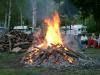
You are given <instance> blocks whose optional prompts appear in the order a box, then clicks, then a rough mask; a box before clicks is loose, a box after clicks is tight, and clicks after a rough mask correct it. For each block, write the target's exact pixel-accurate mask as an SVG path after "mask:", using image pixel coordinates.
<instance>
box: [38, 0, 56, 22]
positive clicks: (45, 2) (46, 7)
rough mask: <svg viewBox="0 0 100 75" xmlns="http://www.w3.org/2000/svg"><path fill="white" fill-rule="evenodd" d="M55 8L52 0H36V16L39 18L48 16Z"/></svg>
mask: <svg viewBox="0 0 100 75" xmlns="http://www.w3.org/2000/svg"><path fill="white" fill-rule="evenodd" d="M55 9H56V6H55V3H54V1H53V0H37V18H38V19H39V20H43V19H44V18H45V17H47V16H50V15H51V14H52V12H54V10H55Z"/></svg>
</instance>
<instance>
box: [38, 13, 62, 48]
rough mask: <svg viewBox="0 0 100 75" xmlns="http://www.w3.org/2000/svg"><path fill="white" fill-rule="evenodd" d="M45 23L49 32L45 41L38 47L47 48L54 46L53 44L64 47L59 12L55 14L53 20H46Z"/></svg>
mask: <svg viewBox="0 0 100 75" xmlns="http://www.w3.org/2000/svg"><path fill="white" fill-rule="evenodd" d="M44 23H45V24H46V25H47V32H46V36H45V40H44V42H43V43H42V44H40V45H39V46H38V47H43V48H47V47H48V46H50V47H51V46H52V44H54V45H57V44H60V45H63V42H62V39H61V34H60V17H59V14H58V13H57V12H55V13H54V14H53V18H52V19H51V18H46V19H45V20H44Z"/></svg>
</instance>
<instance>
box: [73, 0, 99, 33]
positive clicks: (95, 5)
mask: <svg viewBox="0 0 100 75" xmlns="http://www.w3.org/2000/svg"><path fill="white" fill-rule="evenodd" d="M71 1H72V3H74V4H75V5H76V6H77V7H78V8H79V10H80V11H81V12H82V13H81V14H82V18H83V19H85V18H87V17H88V16H90V14H92V15H93V17H94V21H95V22H96V27H95V28H96V32H100V15H99V14H100V11H99V10H100V0H71Z"/></svg>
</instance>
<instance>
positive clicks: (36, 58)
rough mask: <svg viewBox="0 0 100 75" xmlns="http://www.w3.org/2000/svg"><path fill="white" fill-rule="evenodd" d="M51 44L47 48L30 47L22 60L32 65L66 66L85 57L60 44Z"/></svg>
mask: <svg viewBox="0 0 100 75" xmlns="http://www.w3.org/2000/svg"><path fill="white" fill-rule="evenodd" d="M57 46H58V45H53V46H52V47H48V48H47V49H42V48H38V47H32V48H31V49H32V50H30V51H28V52H27V53H26V54H25V56H24V57H23V59H22V62H24V64H27V65H32V66H35V67H37V66H43V67H52V68H62V67H68V66H69V65H73V64H78V59H79V58H81V59H87V58H86V57H85V56H84V55H82V54H80V53H78V52H77V53H76V52H74V51H72V50H67V49H65V47H63V46H62V45H60V46H59V47H57Z"/></svg>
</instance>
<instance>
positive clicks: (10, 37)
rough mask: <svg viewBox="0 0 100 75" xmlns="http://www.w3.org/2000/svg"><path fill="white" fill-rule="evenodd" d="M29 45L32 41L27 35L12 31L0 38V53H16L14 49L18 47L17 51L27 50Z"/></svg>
mask: <svg viewBox="0 0 100 75" xmlns="http://www.w3.org/2000/svg"><path fill="white" fill-rule="evenodd" d="M31 43H32V40H31V39H30V36H29V35H27V34H25V33H24V32H21V31H15V30H12V31H10V32H7V33H5V35H4V36H2V37H1V38H0V52H4V51H9V52H11V51H12V50H13V52H14V50H15V52H16V49H15V48H18V47H19V48H18V49H20V48H22V49H27V48H28V47H29V46H30V44H31Z"/></svg>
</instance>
